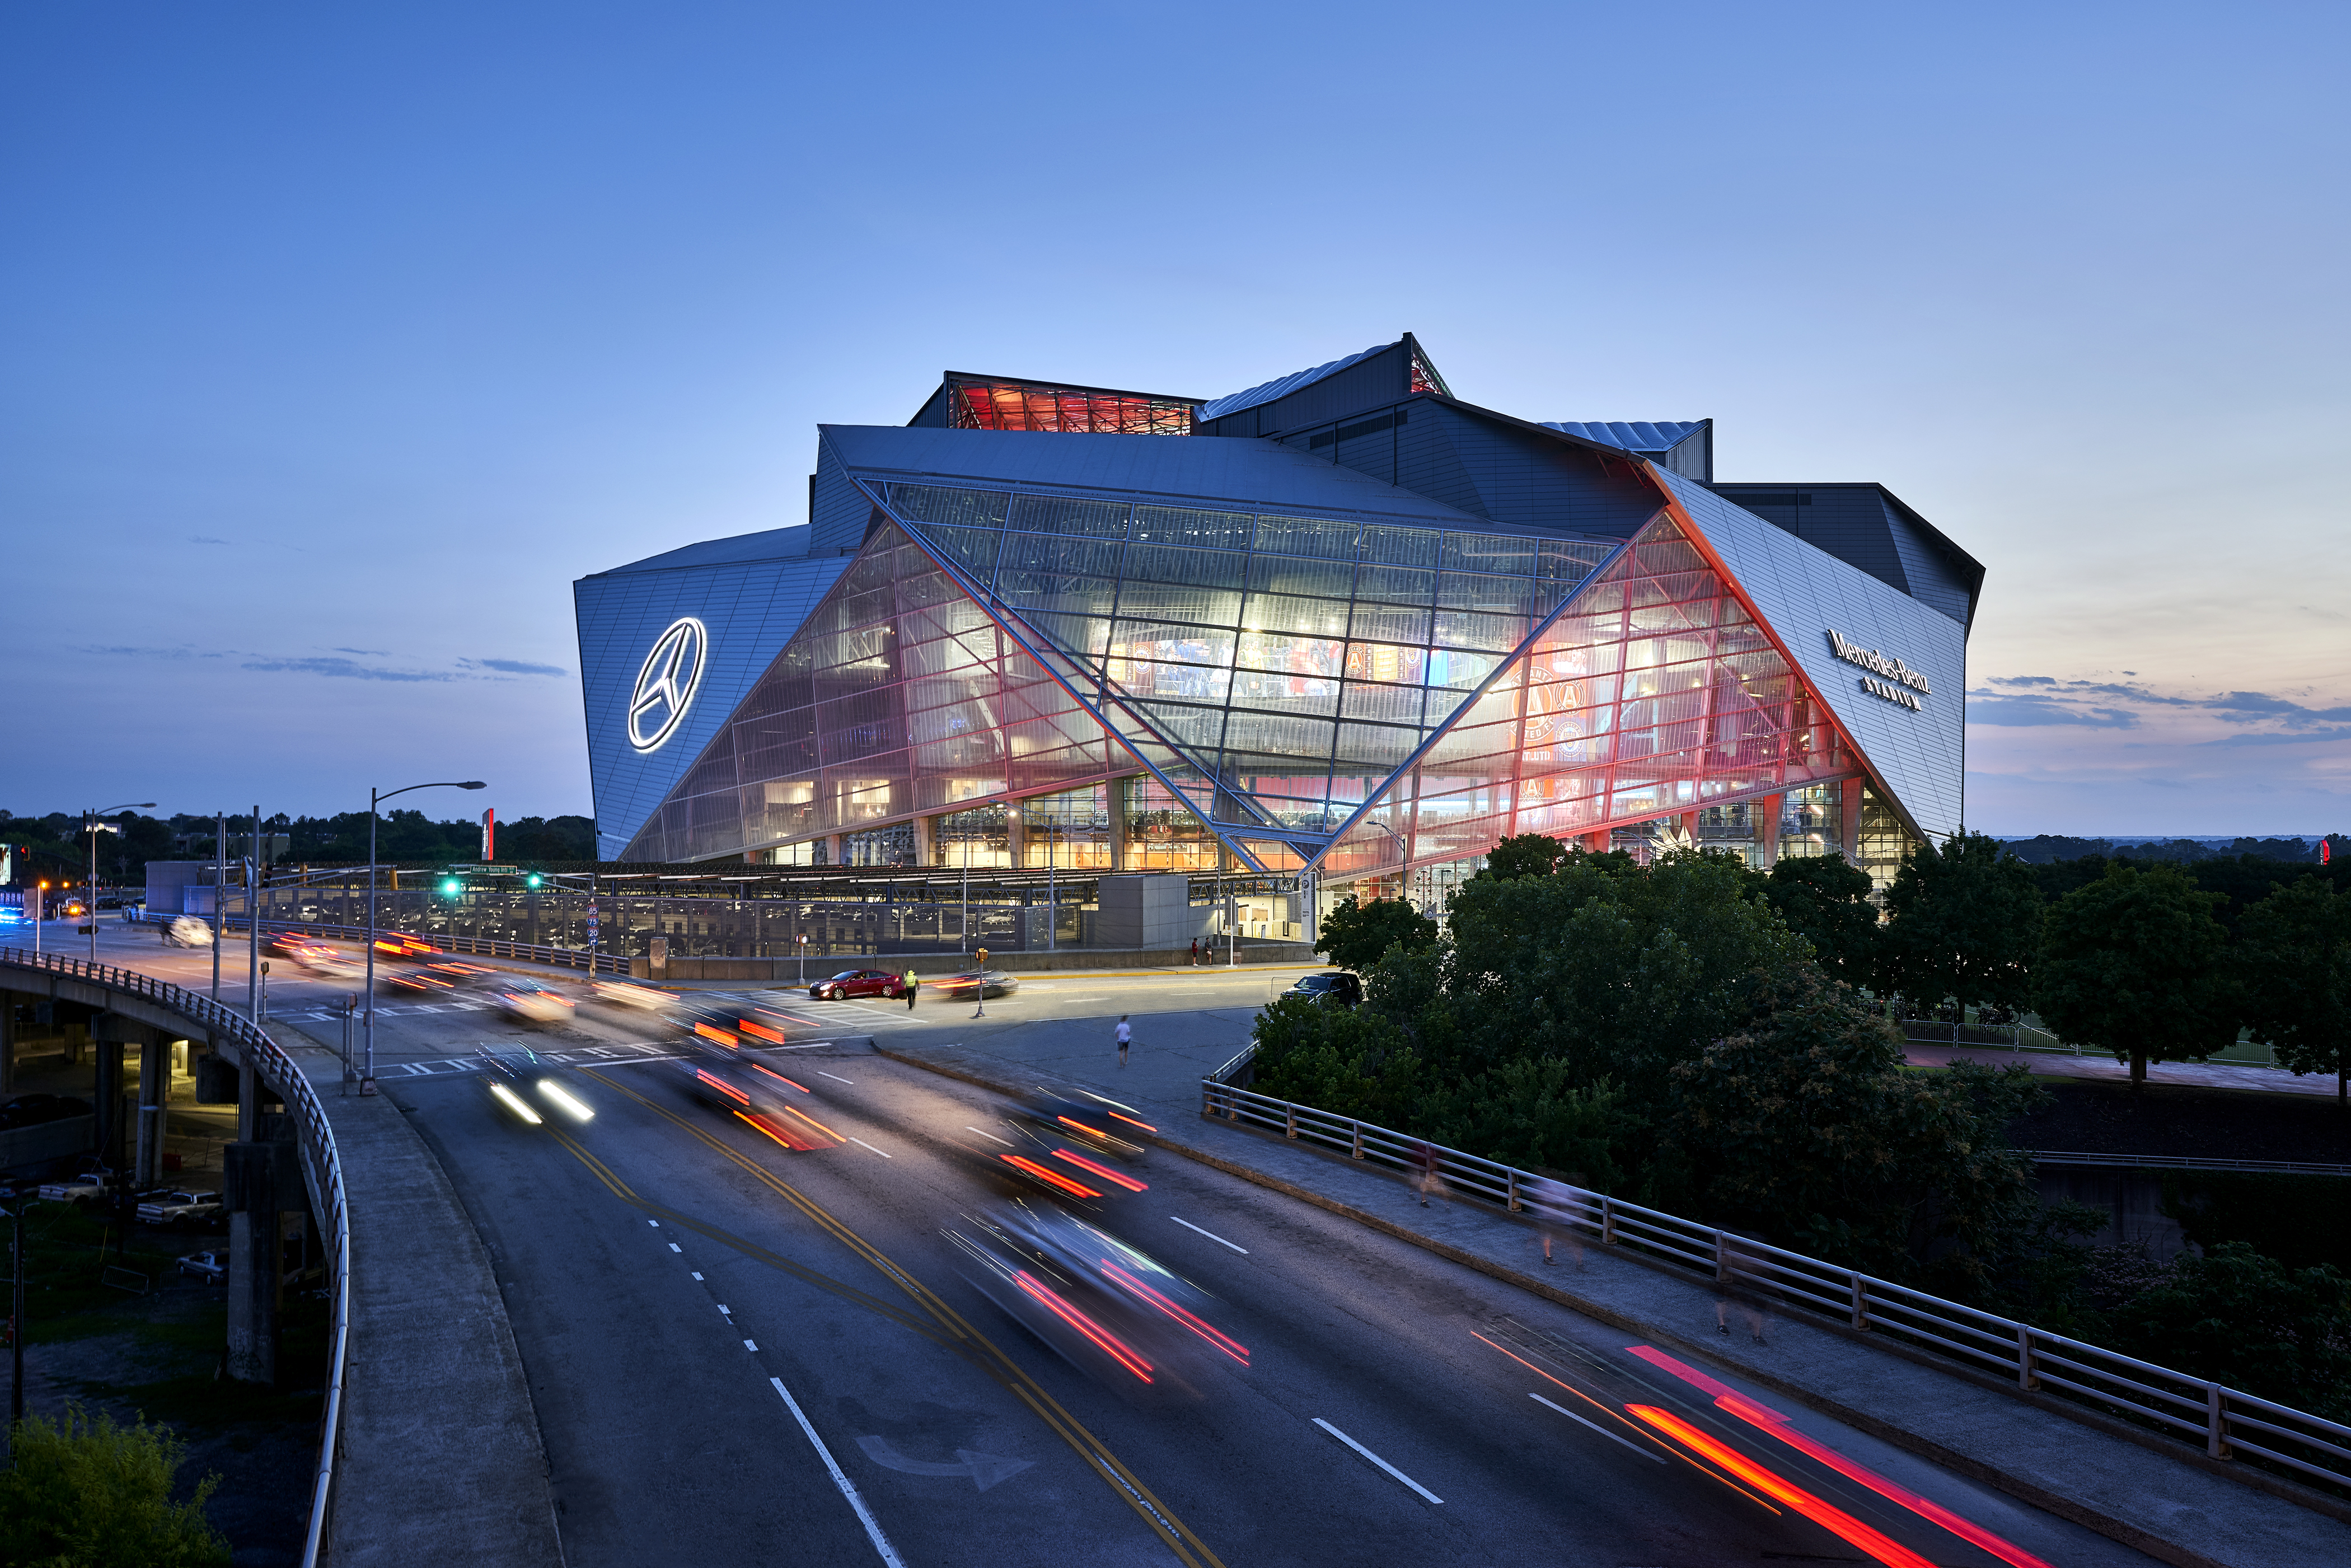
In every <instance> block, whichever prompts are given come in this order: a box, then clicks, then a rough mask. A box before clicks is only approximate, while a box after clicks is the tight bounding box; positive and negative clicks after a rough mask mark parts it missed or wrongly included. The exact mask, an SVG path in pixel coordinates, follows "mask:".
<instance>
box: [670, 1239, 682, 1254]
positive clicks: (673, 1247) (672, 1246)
mask: <svg viewBox="0 0 2351 1568" xmlns="http://www.w3.org/2000/svg"><path fill="white" fill-rule="evenodd" d="M669 1249H670V1250H671V1251H673V1252H683V1251H684V1250H685V1249H684V1248H683V1247H680V1246H679V1245H678V1244H677V1243H676V1242H674V1241H673V1242H671V1243H670V1244H669Z"/></svg>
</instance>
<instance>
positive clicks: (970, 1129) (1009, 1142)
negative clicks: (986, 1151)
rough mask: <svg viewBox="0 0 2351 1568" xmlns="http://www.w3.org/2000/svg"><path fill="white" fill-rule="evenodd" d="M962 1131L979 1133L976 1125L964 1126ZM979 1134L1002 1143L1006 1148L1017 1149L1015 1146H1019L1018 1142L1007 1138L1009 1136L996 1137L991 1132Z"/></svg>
mask: <svg viewBox="0 0 2351 1568" xmlns="http://www.w3.org/2000/svg"><path fill="white" fill-rule="evenodd" d="M964 1131H965V1132H967V1133H979V1129H978V1128H977V1127H966V1128H965V1129H964ZM979 1135H980V1136H981V1137H983V1138H989V1139H993V1140H994V1141H995V1142H997V1143H999V1144H1002V1145H1004V1146H1005V1147H1006V1148H1008V1149H1017V1148H1019V1146H1020V1145H1018V1144H1016V1143H1014V1142H1013V1141H1012V1140H1011V1139H1009V1138H998V1137H997V1136H996V1134H993V1133H979Z"/></svg>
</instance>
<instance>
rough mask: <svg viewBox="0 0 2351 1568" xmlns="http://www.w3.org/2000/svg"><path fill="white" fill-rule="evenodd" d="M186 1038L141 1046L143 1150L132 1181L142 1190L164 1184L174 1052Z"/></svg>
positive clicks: (140, 1117) (132, 1172)
mask: <svg viewBox="0 0 2351 1568" xmlns="http://www.w3.org/2000/svg"><path fill="white" fill-rule="evenodd" d="M183 1043H185V1042H184V1041H179V1040H162V1039H160V1038H158V1039H155V1040H148V1041H147V1042H146V1043H145V1044H144V1045H142V1046H141V1047H140V1048H139V1152H138V1156H137V1158H136V1159H135V1160H134V1161H133V1162H132V1164H131V1182H132V1184H133V1186H136V1187H137V1188H138V1189H139V1190H140V1191H141V1192H144V1191H146V1190H147V1189H148V1188H149V1187H153V1186H162V1185H163V1114H164V1111H165V1108H166V1107H167V1106H168V1105H169V1104H170V1103H171V1099H172V1047H173V1046H175V1045H179V1044H183Z"/></svg>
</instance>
